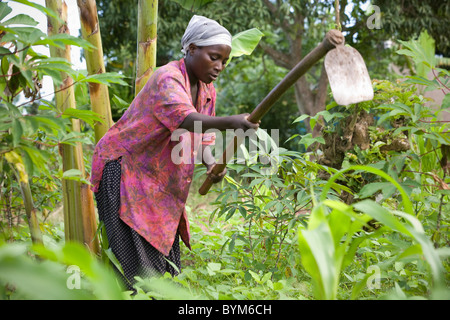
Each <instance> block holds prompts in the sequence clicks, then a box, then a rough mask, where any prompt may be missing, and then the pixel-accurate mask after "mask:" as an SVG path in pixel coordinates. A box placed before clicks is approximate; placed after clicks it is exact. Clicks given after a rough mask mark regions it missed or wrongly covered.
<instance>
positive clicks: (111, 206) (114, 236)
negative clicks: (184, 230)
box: [95, 160, 181, 289]
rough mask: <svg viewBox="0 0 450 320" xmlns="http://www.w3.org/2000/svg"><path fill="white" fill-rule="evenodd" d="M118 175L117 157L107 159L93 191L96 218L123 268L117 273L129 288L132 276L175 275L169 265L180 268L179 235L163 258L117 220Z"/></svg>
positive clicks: (132, 279) (118, 205) (118, 204)
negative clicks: (101, 223)
mask: <svg viewBox="0 0 450 320" xmlns="http://www.w3.org/2000/svg"><path fill="white" fill-rule="evenodd" d="M120 177H121V164H120V160H114V161H110V162H108V163H107V164H106V165H105V168H104V169H103V175H102V181H101V182H100V186H99V189H98V192H96V193H95V198H96V200H97V208H98V215H99V219H100V221H102V222H103V223H104V227H105V229H106V235H107V238H108V242H109V247H110V248H111V250H112V252H113V253H114V255H115V256H116V258H117V260H118V261H119V263H120V265H121V266H122V269H123V273H124V274H122V273H121V272H118V273H119V276H120V277H121V278H122V280H123V281H124V284H125V286H126V287H127V288H128V289H132V286H133V284H134V283H135V282H136V281H135V279H134V277H135V276H139V277H141V278H146V277H151V276H155V275H161V274H164V273H165V272H169V273H170V274H171V275H172V276H174V275H176V274H178V271H177V270H176V269H175V268H174V267H173V266H172V265H171V263H173V264H174V265H175V266H176V267H177V268H178V270H181V263H180V243H179V235H178V234H177V235H176V237H175V241H174V243H173V246H172V250H170V252H169V255H168V256H167V257H166V256H164V255H163V254H162V253H161V252H159V251H158V250H156V249H155V248H154V247H153V246H152V245H151V244H150V243H149V242H147V240H145V239H144V238H143V237H142V236H141V235H139V234H138V233H137V232H136V231H134V230H133V229H132V228H131V227H129V226H128V225H127V224H126V223H124V222H123V221H122V220H121V219H120V217H119V208H120ZM168 261H170V263H169V262H168ZM116 271H118V270H116Z"/></svg>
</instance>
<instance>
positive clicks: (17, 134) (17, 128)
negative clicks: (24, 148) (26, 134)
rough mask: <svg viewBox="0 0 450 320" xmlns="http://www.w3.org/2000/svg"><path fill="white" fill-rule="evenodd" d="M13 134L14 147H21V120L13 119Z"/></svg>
mask: <svg viewBox="0 0 450 320" xmlns="http://www.w3.org/2000/svg"><path fill="white" fill-rule="evenodd" d="M11 134H12V137H13V147H14V148H15V147H17V146H18V145H19V142H20V139H21V138H22V134H23V128H22V124H21V123H20V121H19V119H13V122H12V130H11Z"/></svg>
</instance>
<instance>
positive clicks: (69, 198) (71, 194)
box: [45, 0, 99, 253]
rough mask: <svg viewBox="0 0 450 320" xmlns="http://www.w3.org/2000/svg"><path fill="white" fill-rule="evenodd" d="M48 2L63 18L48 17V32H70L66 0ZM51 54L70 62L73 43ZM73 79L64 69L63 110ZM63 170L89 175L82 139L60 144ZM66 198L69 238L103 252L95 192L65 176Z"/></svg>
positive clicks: (75, 126)
mask: <svg viewBox="0 0 450 320" xmlns="http://www.w3.org/2000/svg"><path fill="white" fill-rule="evenodd" d="M45 3H46V6H47V7H48V8H50V9H52V10H53V11H54V12H56V13H57V14H58V15H59V18H60V20H58V19H55V18H52V17H48V34H49V35H54V34H58V33H69V30H68V27H67V5H66V3H65V1H62V0H46V1H45ZM50 55H51V56H52V57H55V58H65V59H66V60H67V61H69V62H70V46H69V45H66V46H65V48H64V49H60V48H56V47H50ZM72 85H73V80H72V78H70V77H69V76H68V75H67V74H66V73H62V84H61V85H59V86H55V103H56V107H57V109H58V110H59V111H60V112H64V110H66V109H67V108H75V107H76V105H75V93H74V90H73V86H72ZM72 130H73V131H74V132H79V131H80V122H79V120H78V119H72ZM60 153H61V156H62V163H63V172H65V171H67V170H70V169H76V170H79V171H80V172H81V174H82V177H84V178H86V177H85V175H86V173H85V168H84V162H83V150H82V147H81V143H77V144H76V146H71V145H66V144H60ZM62 185H63V201H64V232H65V237H66V241H76V242H80V243H83V244H85V245H86V246H88V247H89V248H90V250H91V251H93V252H94V253H98V252H99V244H98V239H97V238H96V237H95V232H96V217H95V209H94V205H93V204H94V202H93V200H92V197H93V195H92V192H91V191H90V188H89V187H88V186H87V185H84V184H82V183H81V182H79V181H74V180H67V179H63V181H62Z"/></svg>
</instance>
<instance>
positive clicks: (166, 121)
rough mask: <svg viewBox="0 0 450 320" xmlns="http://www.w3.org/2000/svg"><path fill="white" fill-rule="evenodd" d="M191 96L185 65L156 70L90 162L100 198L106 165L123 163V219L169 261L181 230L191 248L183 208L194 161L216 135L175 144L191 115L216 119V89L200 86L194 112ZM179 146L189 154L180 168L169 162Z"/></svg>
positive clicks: (173, 64) (190, 135) (192, 137)
mask: <svg viewBox="0 0 450 320" xmlns="http://www.w3.org/2000/svg"><path fill="white" fill-rule="evenodd" d="M190 92H191V91H190V83H189V77H188V74H187V72H186V66H185V63H184V59H181V60H179V61H173V62H170V63H168V64H167V65H165V66H162V67H160V68H159V69H157V70H156V71H155V72H154V74H153V75H152V77H151V78H150V79H149V80H148V82H147V84H146V85H145V87H144V88H143V89H142V90H141V91H140V93H139V94H138V95H137V96H136V98H135V99H134V101H133V102H132V103H131V105H130V107H129V108H128V110H127V111H126V112H125V113H124V114H123V116H122V118H121V119H120V120H119V121H118V122H117V123H116V124H114V126H112V127H111V128H110V129H109V131H108V132H107V133H106V134H105V136H104V137H103V138H102V139H101V140H100V141H99V142H98V144H97V146H96V148H95V151H94V155H93V160H92V177H91V182H92V184H93V191H94V192H96V191H97V190H98V187H99V184H100V181H101V178H102V172H103V168H104V165H105V163H106V162H108V161H110V160H116V159H118V158H119V157H122V158H121V164H122V177H121V185H120V202H121V204H120V213H119V214H120V218H121V219H122V220H123V221H124V222H125V223H126V224H128V225H129V226H130V227H131V228H133V229H134V230H135V231H136V232H138V233H139V234H140V235H141V236H142V237H144V238H145V239H146V240H147V241H148V242H149V243H150V244H151V245H152V246H153V247H155V248H156V249H157V250H158V251H160V252H161V253H163V254H164V255H166V256H167V255H168V254H169V251H170V249H171V248H172V244H173V241H174V239H175V235H176V232H177V230H178V231H179V233H180V236H181V239H182V240H183V242H184V243H185V244H186V246H187V247H188V248H190V244H189V239H190V235H189V222H188V218H187V215H186V210H185V203H186V199H187V196H188V192H189V186H190V184H191V181H192V174H193V171H194V166H195V164H194V155H195V154H196V153H197V152H196V151H197V150H198V149H199V148H200V146H201V144H212V143H214V138H215V137H214V134H198V133H189V132H186V133H184V134H183V135H182V136H181V138H180V139H174V138H172V139H171V136H172V133H173V132H174V131H175V130H176V129H177V128H178V127H179V125H180V124H181V123H182V122H183V120H184V119H185V118H186V116H187V115H188V114H190V113H191V112H199V113H202V114H206V115H210V116H215V102H216V91H215V89H214V86H213V84H212V83H210V84H205V83H203V82H199V85H198V96H197V105H196V106H195V107H194V105H193V102H192V98H191V93H190ZM180 144H187V148H189V147H190V150H191V152H190V154H189V155H186V154H184V155H182V156H183V157H184V161H181V163H180V161H178V160H177V161H172V157H171V155H172V153H173V152H172V150H174V147H175V146H177V148H176V150H179V149H180ZM183 149H184V150H186V149H185V148H183ZM188 150H189V149H188ZM178 153H180V152H175V154H178ZM186 162H187V163H186Z"/></svg>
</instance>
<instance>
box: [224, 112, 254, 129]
mask: <svg viewBox="0 0 450 320" xmlns="http://www.w3.org/2000/svg"><path fill="white" fill-rule="evenodd" d="M249 115H250V114H249V113H242V114H237V115H233V116H229V118H230V123H231V127H232V128H233V129H242V130H244V131H245V130H248V129H254V130H257V129H258V128H259V124H260V123H261V121H258V123H253V122H251V121H248V117H249Z"/></svg>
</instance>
